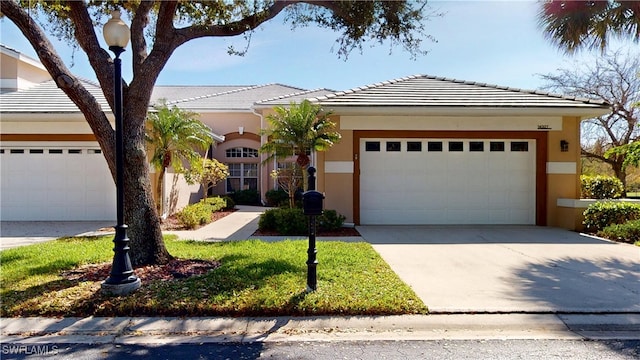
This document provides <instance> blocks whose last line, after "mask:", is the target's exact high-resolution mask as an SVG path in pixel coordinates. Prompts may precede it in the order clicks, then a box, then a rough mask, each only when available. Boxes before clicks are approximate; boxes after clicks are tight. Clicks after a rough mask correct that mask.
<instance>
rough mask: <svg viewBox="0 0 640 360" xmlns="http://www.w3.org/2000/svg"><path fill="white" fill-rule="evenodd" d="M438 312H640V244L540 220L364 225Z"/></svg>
mask: <svg viewBox="0 0 640 360" xmlns="http://www.w3.org/2000/svg"><path fill="white" fill-rule="evenodd" d="M358 230H359V231H360V234H361V235H362V237H363V238H364V239H365V240H366V241H367V242H369V243H371V244H373V247H374V248H375V249H376V250H377V251H378V252H379V253H380V255H381V256H382V257H383V258H384V260H385V261H387V262H388V263H389V265H390V266H391V268H392V269H393V270H394V271H396V273H397V274H398V275H399V276H400V278H402V279H403V280H404V281H405V282H406V283H408V284H409V285H410V286H411V287H412V288H413V289H414V291H415V292H416V293H417V294H418V296H419V297H420V298H421V299H422V300H423V301H424V302H425V304H426V305H427V306H428V307H429V309H430V310H431V312H433V313H462V312H463V313H469V312H472V313H473V312H479V313H484V312H489V313H492V312H496V313H509V312H529V313H531V312H533V313H538V312H541V313H557V312H560V313H640V247H636V246H632V245H628V244H619V243H613V242H608V241H603V240H600V239H596V238H592V237H589V236H585V235H581V234H578V233H575V232H571V231H567V230H561V229H555V228H546V227H535V226H359V227H358Z"/></svg>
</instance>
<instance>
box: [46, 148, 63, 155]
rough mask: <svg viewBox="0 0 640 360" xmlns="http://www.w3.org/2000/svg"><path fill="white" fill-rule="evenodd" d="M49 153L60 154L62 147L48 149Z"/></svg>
mask: <svg viewBox="0 0 640 360" xmlns="http://www.w3.org/2000/svg"><path fill="white" fill-rule="evenodd" d="M49 154H62V149H49Z"/></svg>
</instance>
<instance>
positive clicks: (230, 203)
mask: <svg viewBox="0 0 640 360" xmlns="http://www.w3.org/2000/svg"><path fill="white" fill-rule="evenodd" d="M222 198H223V199H224V201H225V206H224V209H225V210H231V209H235V208H236V202H235V201H233V199H232V198H231V196H223V197H222Z"/></svg>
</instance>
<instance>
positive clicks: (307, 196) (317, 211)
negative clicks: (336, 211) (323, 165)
mask: <svg viewBox="0 0 640 360" xmlns="http://www.w3.org/2000/svg"><path fill="white" fill-rule="evenodd" d="M323 199H324V195H322V193H321V192H319V191H316V190H309V191H305V193H304V194H302V209H303V211H304V214H305V215H322V200H323Z"/></svg>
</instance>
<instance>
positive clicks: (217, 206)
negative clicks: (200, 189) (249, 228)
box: [203, 196, 227, 213]
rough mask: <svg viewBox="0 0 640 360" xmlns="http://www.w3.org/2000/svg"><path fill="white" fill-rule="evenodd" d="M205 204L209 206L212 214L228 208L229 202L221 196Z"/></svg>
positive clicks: (209, 199) (211, 198)
mask: <svg viewBox="0 0 640 360" xmlns="http://www.w3.org/2000/svg"><path fill="white" fill-rule="evenodd" d="M203 202H204V203H205V204H207V205H208V206H209V208H210V209H211V212H212V213H213V212H216V211H220V210H222V209H225V208H226V207H227V201H226V200H225V199H224V198H221V197H219V196H215V197H210V198H207V199H206V200H203Z"/></svg>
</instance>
